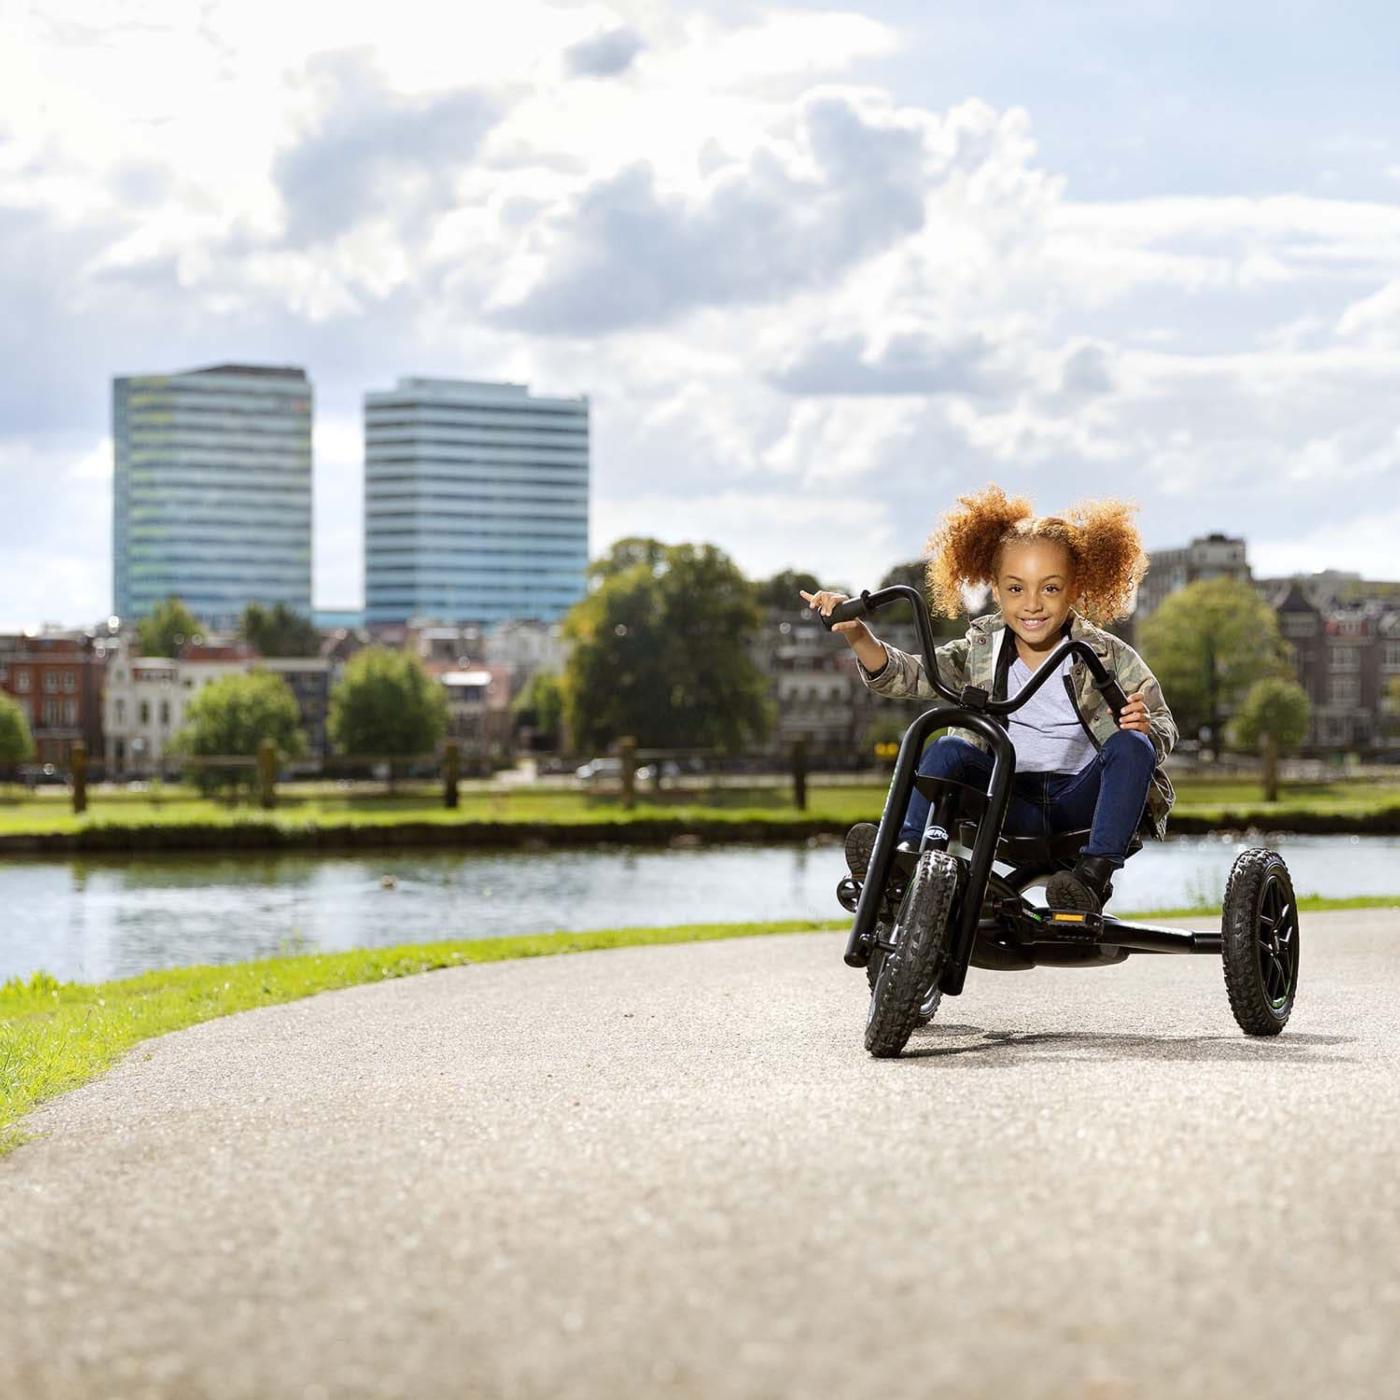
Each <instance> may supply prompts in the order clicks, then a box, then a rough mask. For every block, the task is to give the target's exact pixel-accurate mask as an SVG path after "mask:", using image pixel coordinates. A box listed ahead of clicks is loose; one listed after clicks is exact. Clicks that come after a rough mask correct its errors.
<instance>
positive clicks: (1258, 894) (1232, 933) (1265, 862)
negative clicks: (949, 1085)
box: [823, 584, 1298, 1057]
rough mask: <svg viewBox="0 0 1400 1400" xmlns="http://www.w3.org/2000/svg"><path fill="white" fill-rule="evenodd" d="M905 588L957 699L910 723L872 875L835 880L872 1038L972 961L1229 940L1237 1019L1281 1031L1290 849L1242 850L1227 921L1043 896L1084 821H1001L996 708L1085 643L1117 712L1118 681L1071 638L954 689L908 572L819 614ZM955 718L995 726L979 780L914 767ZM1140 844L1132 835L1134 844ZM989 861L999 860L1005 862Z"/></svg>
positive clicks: (1293, 936)
mask: <svg viewBox="0 0 1400 1400" xmlns="http://www.w3.org/2000/svg"><path fill="white" fill-rule="evenodd" d="M901 600H903V601H907V602H909V603H911V604H912V605H913V608H914V617H915V620H916V622H917V624H918V629H919V640H920V643H921V645H922V648H923V654H924V669H925V671H926V672H927V674H928V678H929V680H930V682H931V683H932V685H933V687H934V689H935V690H936V691H937V692H938V694H939V695H941V696H942V697H943V699H944V700H946V701H947V702H948V703H947V704H946V705H940V706H936V707H934V708H932V709H929V710H926V711H925V712H924V713H923V714H921V715H919V717H918V718H917V719H915V720H914V722H913V723H912V724H911V725H910V726H909V728H908V730H907V731H906V732H905V735H904V739H903V741H902V742H901V744H900V747H899V756H898V758H897V759H896V760H895V767H894V775H893V777H892V778H891V779H890V787H889V794H888V796H887V797H886V799H885V809H884V813H883V815H882V816H881V818H880V824H879V829H878V831H877V833H876V835H875V839H874V845H873V848H872V849H871V850H870V852H869V859H868V864H867V868H866V870H865V875H864V878H863V879H858V878H857V877H856V876H855V875H854V874H852V875H848V876H847V877H846V878H845V879H843V880H842V881H841V883H840V885H839V886H838V887H837V898H838V899H839V900H840V902H841V904H842V906H843V907H844V908H846V909H847V910H849V911H851V912H852V913H854V915H855V923H854V925H853V926H852V928H851V935H850V939H849V941H848V942H847V944H846V962H847V963H849V964H850V965H851V966H852V967H863V968H865V969H866V973H867V977H868V979H869V984H870V1008H869V1014H868V1016H867V1020H866V1029H865V1048H866V1049H867V1050H869V1051H870V1053H871V1054H872V1055H875V1056H879V1057H888V1056H894V1055H898V1054H899V1053H900V1052H901V1051H902V1050H903V1049H904V1047H905V1045H906V1043H907V1042H908V1040H909V1037H910V1035H911V1034H913V1032H914V1030H915V1029H916V1028H918V1027H919V1026H922V1025H926V1024H927V1023H928V1022H929V1021H930V1020H931V1019H932V1018H933V1015H934V1013H935V1012H936V1010H937V1008H938V1003H939V1000H940V998H941V997H943V996H945V995H946V996H957V995H959V994H960V993H961V992H962V989H963V983H964V981H965V980H966V978H967V969H968V967H969V966H974V967H982V968H992V969H996V970H1000V971H1014V970H1019V969H1025V968H1032V967H1038V966H1041V965H1044V964H1053V965H1059V966H1065V965H1072V966H1077V967H1102V966H1107V965H1109V964H1113V963H1121V962H1123V961H1125V960H1126V959H1127V958H1128V957H1129V956H1131V955H1132V954H1136V953H1207V954H1213V955H1220V956H1221V957H1222V959H1223V962H1224V969H1225V987H1226V990H1227V992H1228V993H1229V998H1230V1008H1231V1010H1232V1011H1233V1012H1234V1015H1235V1020H1236V1021H1238V1022H1239V1025H1240V1028H1241V1030H1243V1031H1244V1032H1245V1034H1246V1035H1277V1034H1278V1033H1279V1032H1280V1031H1281V1030H1282V1029H1283V1027H1284V1025H1285V1024H1286V1023H1287V1021H1288V1017H1289V1013H1290V1012H1291V1011H1292V1009H1293V999H1294V995H1295V993H1296V991H1297V987H1298V907H1297V902H1296V900H1295V899H1294V895H1293V883H1292V881H1291V879H1290V878H1289V874H1288V867H1287V865H1286V864H1285V863H1284V860H1283V857H1282V856H1280V855H1279V854H1278V852H1277V851H1270V850H1263V849H1256V850H1247V851H1244V852H1242V853H1241V854H1240V855H1239V856H1238V857H1237V858H1236V860H1235V863H1234V866H1233V867H1232V869H1231V871H1230V879H1229V883H1228V884H1227V886H1226V890H1225V901H1224V907H1223V910H1222V918H1221V928H1220V931H1219V932H1218V933H1215V932H1211V933H1196V932H1192V931H1190V930H1188V929H1179V928H1164V927H1159V926H1157V925H1153V924H1143V923H1135V922H1129V921H1127V920H1124V919H1117V918H1114V917H1113V916H1112V915H1111V914H1094V913H1081V912H1077V911H1068V910H1054V909H1049V908H1046V907H1044V906H1043V905H1040V904H1037V903H1034V902H1033V901H1032V899H1031V898H1029V897H1028V892H1029V891H1031V890H1032V889H1034V888H1035V887H1036V886H1037V885H1041V884H1044V882H1045V881H1046V880H1047V879H1048V878H1049V877H1050V876H1051V875H1052V874H1053V873H1054V872H1055V871H1057V870H1067V869H1070V868H1071V867H1072V866H1073V865H1074V863H1075V861H1076V859H1077V858H1078V856H1079V853H1080V850H1081V848H1082V847H1083V845H1084V843H1085V842H1086V841H1087V839H1088V836H1089V833H1088V831H1066V832H1061V833H1058V834H1057V835H1053V836H1045V837H1041V836H1016V835H1007V834H1005V833H1003V831H1002V827H1003V825H1004V823H1005V820H1006V812H1007V808H1008V805H1009V803H1010V798H1011V780H1012V777H1013V775H1014V773H1015V769H1016V753H1015V749H1014V748H1013V746H1012V743H1011V738H1010V735H1009V734H1008V732H1007V729H1006V727H1005V725H1004V724H1003V723H999V722H998V720H999V719H1000V718H1001V717H1003V716H1005V715H1008V714H1010V713H1011V712H1012V711H1014V710H1016V709H1018V708H1020V706H1022V705H1024V704H1025V703H1026V701H1027V700H1029V699H1030V698H1031V696H1032V695H1033V694H1034V693H1035V692H1036V691H1037V690H1038V689H1039V688H1040V686H1041V685H1042V684H1044V682H1045V681H1046V679H1047V678H1048V677H1050V676H1053V675H1054V674H1055V673H1056V672H1057V671H1058V669H1059V667H1060V665H1061V663H1062V662H1063V661H1064V659H1065V658H1066V657H1067V656H1071V655H1073V656H1077V657H1078V658H1079V659H1080V660H1081V661H1082V662H1083V663H1084V664H1085V666H1087V667H1088V668H1089V672H1090V674H1091V676H1092V677H1093V682H1094V684H1095V685H1096V686H1097V687H1098V689H1099V692H1100V693H1101V694H1102V695H1103V697H1104V699H1105V700H1106V701H1107V702H1108V704H1109V706H1110V708H1111V709H1112V711H1113V713H1114V716H1115V717H1116V716H1117V715H1118V713H1119V712H1120V711H1121V709H1122V708H1123V705H1124V703H1125V697H1124V695H1123V691H1122V688H1121V687H1120V686H1119V684H1118V682H1117V680H1116V679H1115V678H1114V676H1113V674H1112V673H1111V672H1110V671H1109V670H1108V669H1107V667H1105V665H1104V663H1103V661H1102V660H1101V659H1100V657H1099V656H1098V654H1097V653H1096V652H1095V651H1094V649H1093V648H1092V647H1090V646H1089V645H1088V644H1087V643H1085V642H1083V641H1077V640H1073V639H1068V640H1066V641H1064V642H1063V643H1061V645H1060V646H1058V647H1057V648H1056V649H1055V650H1054V651H1053V652H1052V653H1051V654H1050V655H1049V656H1048V657H1047V658H1046V659H1045V661H1044V662H1042V663H1041V665H1040V667H1039V668H1038V669H1037V670H1036V671H1035V673H1034V674H1033V675H1032V676H1031V679H1030V680H1029V681H1028V682H1027V683H1026V684H1025V686H1023V687H1022V689H1021V690H1020V691H1019V692H1018V693H1017V694H1016V695H1014V696H1012V697H1010V698H1009V699H1005V700H997V699H994V698H992V696H991V695H989V694H988V693H987V692H986V691H985V690H982V689H979V688H977V687H974V686H964V687H963V689H962V690H961V691H960V692H957V693H955V692H954V691H953V690H952V688H951V687H950V686H948V685H947V684H946V683H945V682H944V680H943V678H942V676H940V675H939V671H938V662H937V657H936V656H935V645H936V644H935V641H934V635H933V627H932V625H931V622H930V618H929V613H928V609H927V607H926V605H925V603H924V600H923V599H922V598H921V597H920V595H919V592H918V590H917V589H914V588H911V587H909V586H907V585H903V584H901V585H896V586H894V587H892V588H882V589H880V590H879V591H878V592H875V593H872V592H868V591H867V592H865V593H862V594H861V595H860V596H859V597H858V598H850V599H848V600H847V601H845V602H844V603H840V604H838V605H837V607H835V608H834V609H833V610H832V612H831V613H830V614H829V615H828V616H827V617H825V618H823V622H824V623H825V624H826V625H827V626H828V627H831V626H833V625H834V624H835V623H838V622H847V621H851V620H852V619H855V618H863V617H866V616H867V615H869V614H870V613H873V612H875V611H876V610H877V609H879V608H883V607H885V606H887V605H888V604H890V603H893V602H897V601H901ZM950 725H956V726H958V727H959V728H961V729H965V730H970V731H972V733H974V734H976V735H978V736H980V737H981V738H982V739H984V740H985V741H986V743H987V746H988V748H989V749H990V751H991V755H992V771H991V775H990V778H989V779H988V783H987V789H986V791H985V792H983V791H980V790H978V789H976V788H973V787H970V786H968V785H966V784H963V783H958V782H953V781H951V780H948V779H944V778H929V777H925V776H923V775H922V774H920V773H919V772H918V762H919V757H920V755H921V754H922V752H923V748H924V744H925V742H926V741H927V740H928V738H929V736H930V735H931V734H932V733H933V732H934V731H935V730H939V729H943V728H945V727H947V726H950ZM915 787H917V788H918V790H919V791H920V792H922V793H923V794H924V796H926V797H927V798H928V799H929V814H928V819H927V821H926V823H925V825H924V832H923V837H922V840H921V841H920V843H919V848H918V852H917V854H913V853H904V852H899V851H897V849H896V846H897V842H898V840H899V829H900V826H901V825H902V823H903V819H904V813H905V812H906V810H907V809H908V805H909V798H910V794H911V793H912V791H913V790H914V788H915ZM1138 848H1139V843H1138V842H1137V841H1136V840H1135V842H1134V845H1133V847H1132V849H1133V850H1136V849H1138ZM994 863H995V864H996V865H1000V866H1004V867H1006V872H1005V873H999V872H998V871H997V870H996V869H994V868H993V866H994Z"/></svg>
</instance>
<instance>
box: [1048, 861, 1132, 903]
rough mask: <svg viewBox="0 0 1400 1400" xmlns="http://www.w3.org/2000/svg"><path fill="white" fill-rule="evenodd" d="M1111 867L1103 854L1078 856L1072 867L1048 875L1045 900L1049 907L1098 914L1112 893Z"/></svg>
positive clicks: (1111, 863) (1110, 863) (1110, 862)
mask: <svg viewBox="0 0 1400 1400" xmlns="http://www.w3.org/2000/svg"><path fill="white" fill-rule="evenodd" d="M1114 868H1115V867H1114V864H1113V862H1112V861H1111V860H1108V859H1107V858H1106V857H1104V856H1080V857H1079V859H1078V860H1077V861H1076V862H1075V865H1074V869H1073V870H1061V871H1059V872H1058V874H1055V875H1052V876H1051V877H1050V880H1049V883H1047V884H1046V886H1045V902H1046V903H1047V904H1048V905H1049V906H1050V908H1052V909H1064V910H1066V911H1070V910H1073V911H1075V912H1078V913H1084V914H1098V913H1101V912H1102V910H1103V907H1104V905H1105V904H1107V903H1108V901H1109V899H1110V898H1111V897H1112V895H1113V883H1112V881H1113V871H1114Z"/></svg>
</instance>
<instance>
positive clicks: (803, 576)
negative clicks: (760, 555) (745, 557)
mask: <svg viewBox="0 0 1400 1400" xmlns="http://www.w3.org/2000/svg"><path fill="white" fill-rule="evenodd" d="M821 586H822V583H821V580H820V579H819V578H818V577H817V576H816V574H807V573H802V572H800V571H799V570H797V569H784V570H783V571H782V572H781V573H776V574H774V575H773V577H772V578H769V579H764V580H762V582H760V583H756V584H754V586H753V592H754V601H755V602H756V603H757V604H758V606H759V607H760V608H775V609H777V610H778V611H780V612H793V611H797V610H800V609H802V608H805V607H806V606H807V605H806V604H805V603H804V602H803V601H802V599H801V598H799V597H798V594H799V593H802V592H807V593H815V592H816V591H817V589H819V588H820V587H821ZM840 591H841V592H842V593H845V592H846V591H847V590H846V589H844V588H843V589H841V590H840Z"/></svg>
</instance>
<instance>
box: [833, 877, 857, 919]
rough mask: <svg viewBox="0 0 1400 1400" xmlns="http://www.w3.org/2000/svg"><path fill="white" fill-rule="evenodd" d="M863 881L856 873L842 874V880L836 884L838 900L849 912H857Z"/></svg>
mask: <svg viewBox="0 0 1400 1400" xmlns="http://www.w3.org/2000/svg"><path fill="white" fill-rule="evenodd" d="M860 891H861V883H860V881H859V880H857V879H856V878H855V876H854V875H845V876H842V878H841V882H840V883H839V884H838V885H837V886H836V902H837V903H838V904H839V905H840V906H841V907H842V908H843V909H844V910H845V911H846V912H847V913H848V914H854V913H855V912H856V905H857V904H859V903H860Z"/></svg>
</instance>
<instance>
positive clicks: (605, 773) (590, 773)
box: [574, 758, 622, 783]
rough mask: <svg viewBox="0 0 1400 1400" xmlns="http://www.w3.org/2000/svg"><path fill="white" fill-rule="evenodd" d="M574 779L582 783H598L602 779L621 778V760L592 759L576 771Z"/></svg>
mask: <svg viewBox="0 0 1400 1400" xmlns="http://www.w3.org/2000/svg"><path fill="white" fill-rule="evenodd" d="M574 777H576V778H577V779H578V780H579V782H581V783H596V782H598V781H599V779H602V778H621V777H622V760H621V759H620V758H591V759H589V761H588V762H587V763H585V764H584V765H583V766H582V767H581V768H575V769H574Z"/></svg>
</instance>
